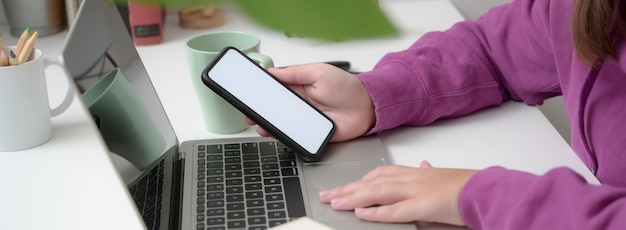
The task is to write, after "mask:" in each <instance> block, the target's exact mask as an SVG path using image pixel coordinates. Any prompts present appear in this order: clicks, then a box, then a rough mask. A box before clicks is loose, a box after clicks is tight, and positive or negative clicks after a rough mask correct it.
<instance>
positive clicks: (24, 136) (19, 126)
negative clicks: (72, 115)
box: [0, 47, 74, 152]
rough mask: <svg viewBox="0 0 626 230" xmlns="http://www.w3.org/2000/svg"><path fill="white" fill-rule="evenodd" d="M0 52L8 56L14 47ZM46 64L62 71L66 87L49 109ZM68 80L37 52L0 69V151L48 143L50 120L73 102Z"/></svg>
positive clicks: (55, 62) (71, 89) (72, 92)
mask: <svg viewBox="0 0 626 230" xmlns="http://www.w3.org/2000/svg"><path fill="white" fill-rule="evenodd" d="M3 49H4V51H5V52H6V53H9V50H14V49H15V47H8V48H3ZM50 65H57V66H59V67H61V69H63V70H64V71H63V72H64V73H65V74H66V76H65V79H64V80H65V81H67V86H68V87H67V88H68V89H67V92H66V94H65V98H64V99H63V101H62V102H61V103H60V104H59V105H58V106H57V107H56V108H50V104H49V101H48V90H47V86H46V74H45V69H46V68H48V66H50ZM70 79H71V78H70V77H69V75H67V72H66V71H65V68H64V67H63V66H62V65H61V64H60V63H59V62H58V60H57V59H55V58H43V53H42V52H41V50H38V49H35V50H33V53H32V55H31V57H30V59H29V60H28V61H27V62H25V63H22V64H19V65H15V66H2V67H0V152H8V151H18V150H24V149H29V148H33V147H35V146H38V145H41V144H43V143H46V142H47V141H48V140H50V138H51V137H52V133H53V132H52V131H53V129H52V120H51V117H54V116H57V115H59V114H61V113H63V112H65V110H67V108H68V107H69V106H70V104H71V103H72V100H73V99H74V90H73V88H72V87H71V84H73V82H71V81H70Z"/></svg>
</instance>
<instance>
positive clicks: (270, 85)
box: [202, 47, 335, 161]
mask: <svg viewBox="0 0 626 230" xmlns="http://www.w3.org/2000/svg"><path fill="white" fill-rule="evenodd" d="M202 82H203V83H204V84H205V85H206V86H207V87H208V88H210V89H211V90H213V91H214V92H215V93H216V94H218V95H220V96H221V97H222V98H224V99H225V100H226V101H228V102H229V103H230V104H232V105H233V106H234V107H236V108H237V109H238V110H240V111H241V112H243V113H244V114H245V115H246V116H248V118H250V119H252V120H253V121H255V122H256V123H257V124H258V125H259V126H261V127H262V128H264V129H265V130H267V132H269V133H270V134H271V135H272V136H274V137H275V138H276V139H278V140H279V141H281V142H282V143H283V144H285V145H286V146H287V147H289V148H291V149H292V150H294V152H295V153H296V154H298V155H299V156H300V157H301V158H302V159H303V160H305V161H316V160H319V158H320V157H321V155H322V153H323V151H324V148H325V147H326V145H327V144H328V142H329V141H330V138H331V137H332V135H333V133H334V132H335V124H334V123H333V121H332V120H331V119H330V118H329V117H328V116H326V115H325V114H324V113H322V112H321V111H319V110H318V109H317V108H315V107H314V106H313V105H311V104H310V103H309V102H308V101H306V100H305V99H303V98H302V97H301V96H300V95H298V94H297V93H296V92H294V91H293V90H291V89H290V88H289V87H287V85H286V84H284V83H282V82H281V81H280V80H278V79H277V78H276V77H274V76H272V75H271V74H270V73H269V72H267V70H265V69H264V68H263V67H261V66H259V65H258V64H257V63H256V62H254V61H253V60H252V59H250V58H248V57H247V56H246V55H245V54H243V53H242V52H241V51H239V50H238V49H236V48H234V47H226V48H224V49H223V50H222V51H221V52H220V53H219V54H218V56H217V57H216V58H215V59H214V60H213V61H212V62H211V63H210V64H209V65H208V66H207V68H206V69H205V70H204V71H203V72H202Z"/></svg>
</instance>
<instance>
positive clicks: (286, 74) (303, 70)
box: [268, 64, 318, 85]
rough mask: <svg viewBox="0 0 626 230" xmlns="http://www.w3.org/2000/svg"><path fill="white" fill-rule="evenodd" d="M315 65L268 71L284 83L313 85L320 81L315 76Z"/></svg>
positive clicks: (316, 75)
mask: <svg viewBox="0 0 626 230" xmlns="http://www.w3.org/2000/svg"><path fill="white" fill-rule="evenodd" d="M315 69H316V67H315V64H311V65H301V66H292V67H287V68H281V69H278V68H270V69H268V71H269V72H270V73H271V74H272V75H274V76H275V77H276V78H278V79H279V80H281V81H282V82H284V83H286V84H290V85H311V84H313V83H315V81H317V79H318V74H314V73H315V72H312V71H315Z"/></svg>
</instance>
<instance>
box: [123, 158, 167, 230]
mask: <svg viewBox="0 0 626 230" xmlns="http://www.w3.org/2000/svg"><path fill="white" fill-rule="evenodd" d="M164 164H165V161H164V160H161V161H160V162H159V164H158V166H156V167H154V168H152V169H151V170H150V172H149V173H148V174H147V176H145V177H143V178H141V179H140V180H139V182H138V183H136V184H134V185H132V186H130V187H129V191H130V194H131V195H132V197H133V199H134V200H135V204H136V205H137V208H138V209H139V212H140V213H141V215H142V217H143V220H144V223H145V224H146V227H147V228H148V229H159V223H160V222H159V221H160V219H161V197H162V196H161V195H162V194H163V169H164V166H165V165H164Z"/></svg>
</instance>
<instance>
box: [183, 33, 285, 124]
mask: <svg viewBox="0 0 626 230" xmlns="http://www.w3.org/2000/svg"><path fill="white" fill-rule="evenodd" d="M260 44H261V39H259V37H257V36H255V35H252V34H249V33H245V32H238V31H221V32H211V33H205V34H201V35H198V36H195V37H193V38H191V39H189V40H188V41H187V43H186V47H185V48H186V52H187V62H188V65H189V74H190V76H191V83H192V84H193V87H194V89H195V91H196V95H197V96H198V101H199V102H200V107H201V108H202V113H203V118H204V124H205V127H206V129H207V130H208V131H209V132H212V133H218V134H231V133H238V132H241V131H243V130H245V129H247V128H248V125H247V124H246V123H245V120H244V118H245V116H244V115H243V114H242V113H241V112H240V111H239V110H237V109H236V108H235V107H233V106H232V105H230V104H229V103H228V102H226V101H225V100H224V99H222V98H221V97H220V96H218V95H217V94H215V93H214V92H213V91H211V90H210V89H209V88H207V87H206V86H205V85H204V83H202V79H201V74H202V71H203V70H204V69H205V68H206V67H207V66H208V65H209V63H211V61H213V59H215V57H216V56H217V55H218V54H219V52H220V51H222V49H224V47H227V46H232V47H235V48H237V49H239V50H241V51H242V52H243V53H245V54H246V55H247V56H248V57H250V58H251V59H253V60H255V61H257V62H258V63H259V65H261V66H263V67H264V68H271V67H274V62H273V61H272V59H271V58H270V57H268V56H266V55H263V54H260V53H259V47H260Z"/></svg>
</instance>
